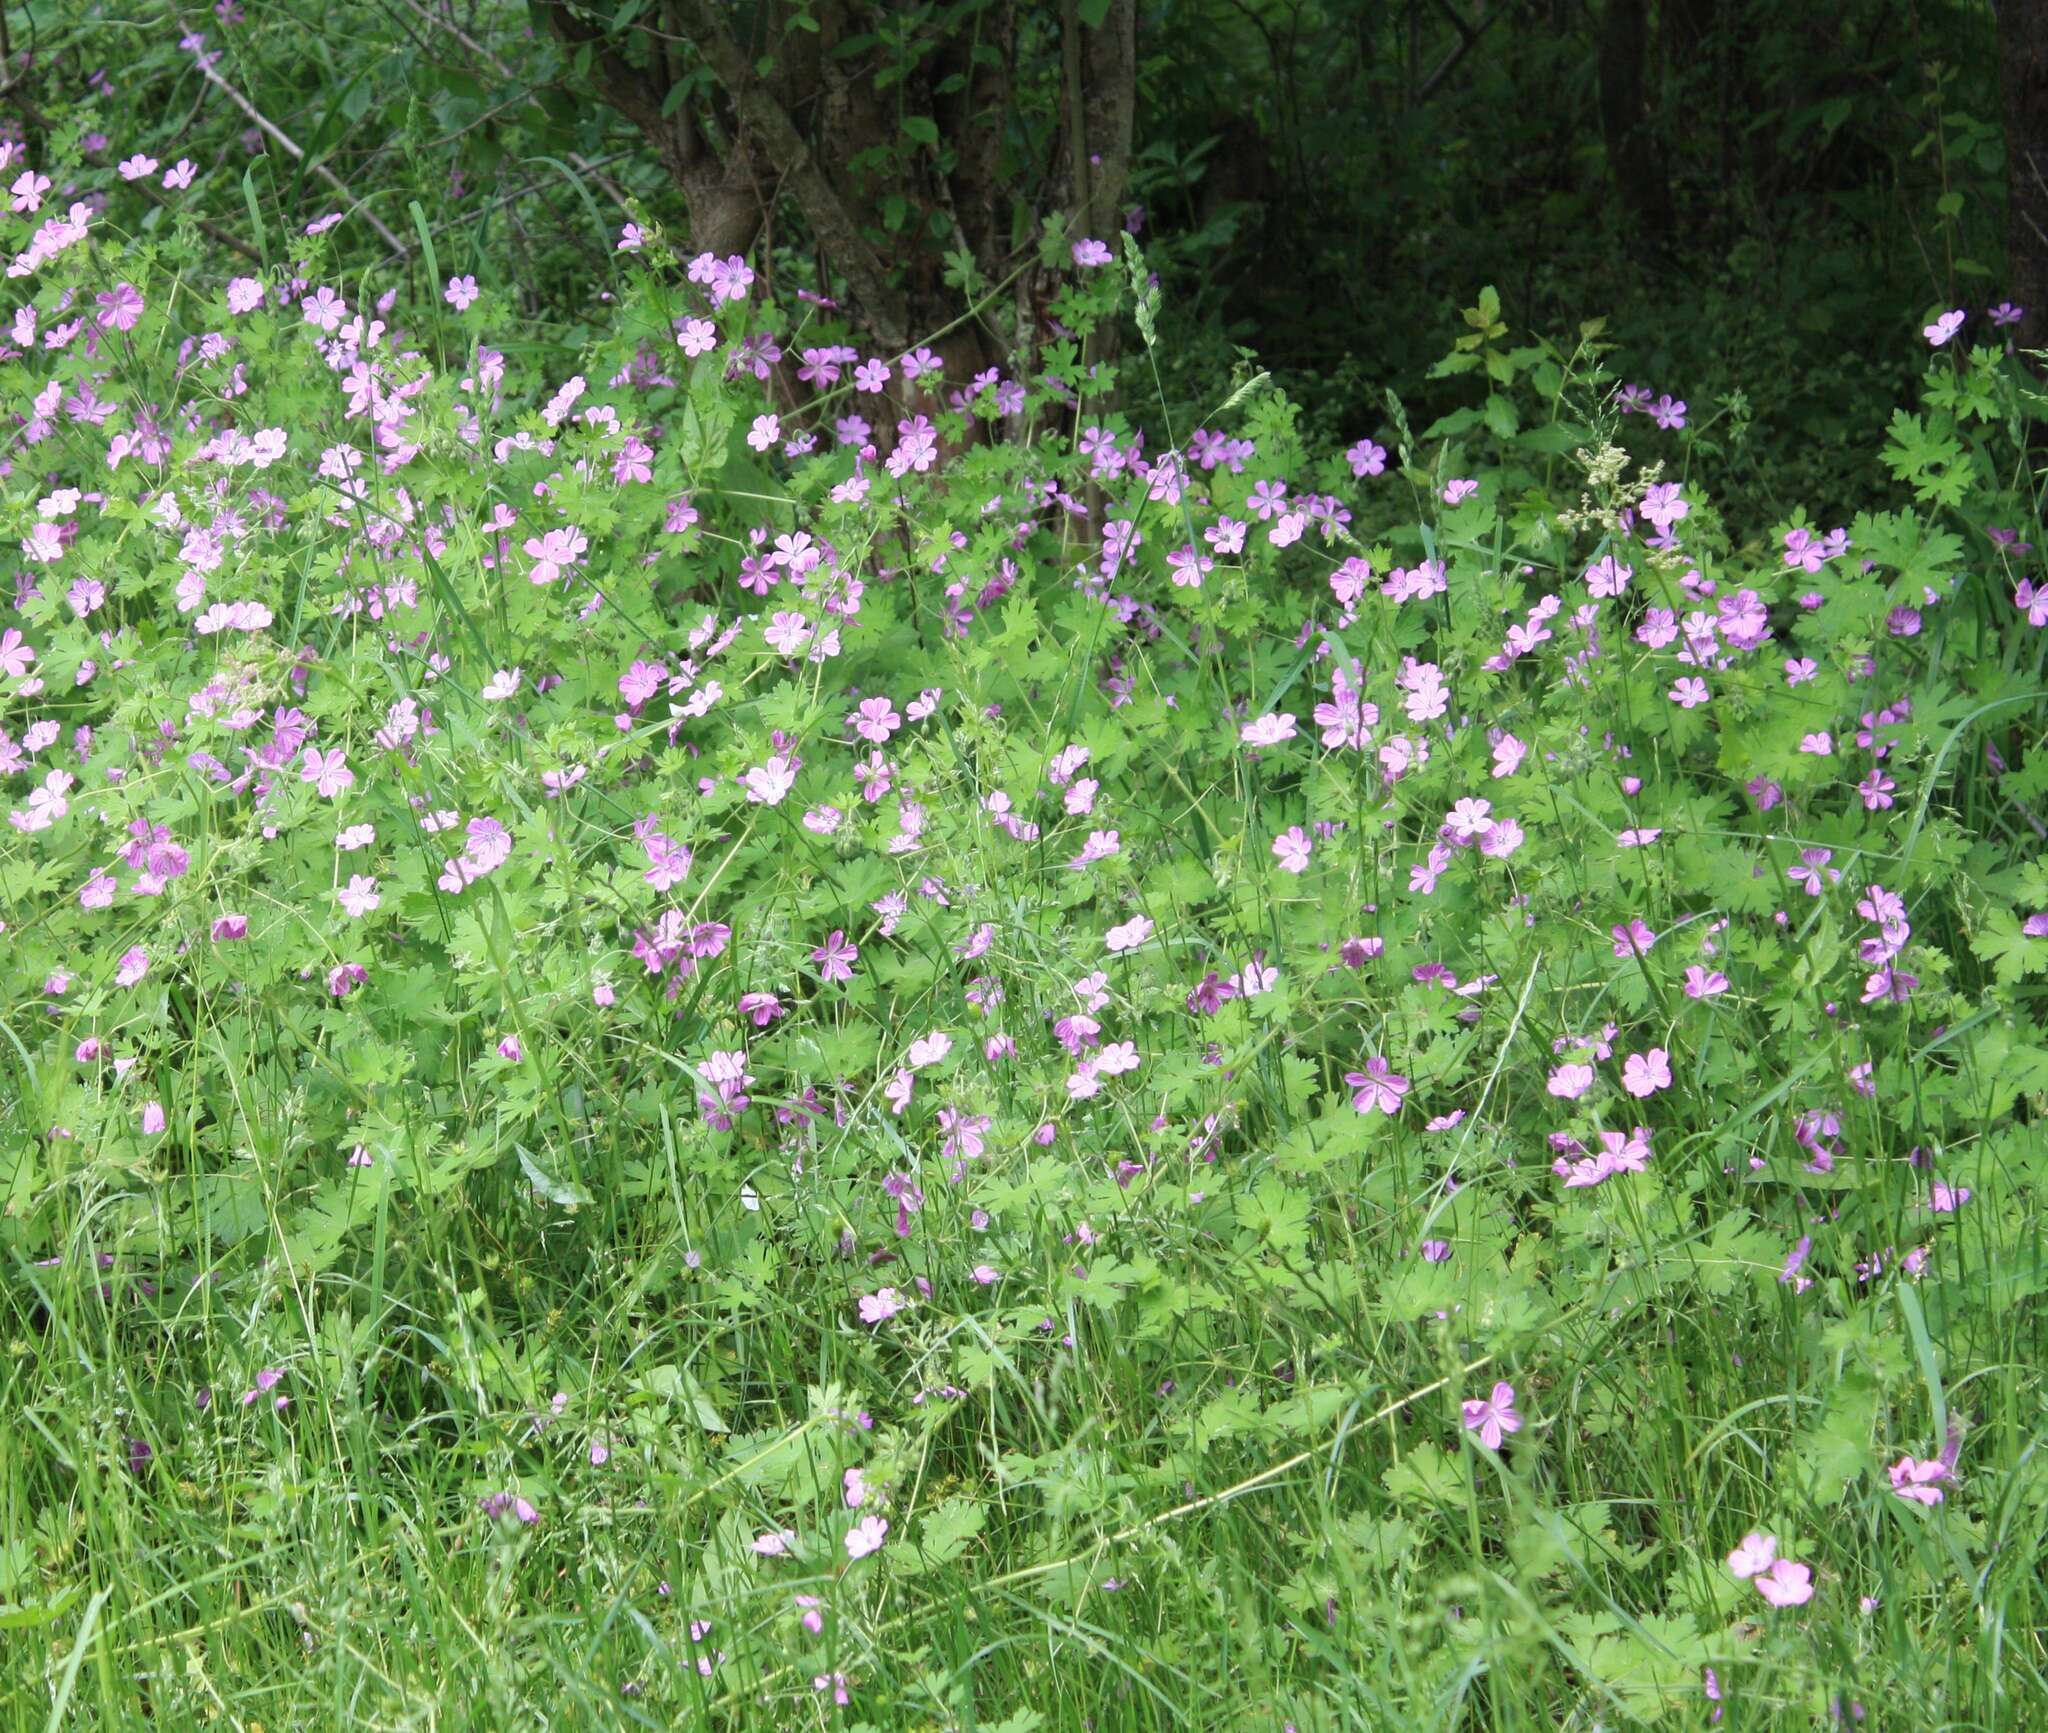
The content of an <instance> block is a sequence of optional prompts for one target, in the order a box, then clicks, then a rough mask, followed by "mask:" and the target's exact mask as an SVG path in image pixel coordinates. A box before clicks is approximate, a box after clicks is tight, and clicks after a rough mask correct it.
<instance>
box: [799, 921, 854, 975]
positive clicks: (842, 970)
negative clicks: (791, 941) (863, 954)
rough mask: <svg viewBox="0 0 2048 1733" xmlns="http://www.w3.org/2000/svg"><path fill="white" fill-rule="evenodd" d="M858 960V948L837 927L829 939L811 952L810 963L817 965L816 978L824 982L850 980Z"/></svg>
mask: <svg viewBox="0 0 2048 1733" xmlns="http://www.w3.org/2000/svg"><path fill="white" fill-rule="evenodd" d="M859 960H860V947H859V946H858V945H856V944H854V943H853V942H852V940H850V939H848V938H847V936H846V935H845V933H843V932H841V931H840V930H839V929H838V928H837V927H835V928H833V930H832V935H831V937H830V938H828V939H827V940H826V941H825V942H824V943H823V944H822V945H820V946H818V947H817V949H816V950H814V951H812V952H811V961H812V962H814V963H816V964H817V965H818V977H819V979H820V980H824V981H850V980H852V979H853V965H854V964H855V963H857V962H858V961H859Z"/></svg>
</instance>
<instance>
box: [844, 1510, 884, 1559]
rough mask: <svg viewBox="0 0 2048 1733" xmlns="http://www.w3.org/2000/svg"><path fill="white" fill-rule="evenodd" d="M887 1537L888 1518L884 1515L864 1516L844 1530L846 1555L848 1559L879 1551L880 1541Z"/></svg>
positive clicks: (859, 1557) (880, 1547) (860, 1557)
mask: <svg viewBox="0 0 2048 1733" xmlns="http://www.w3.org/2000/svg"><path fill="white" fill-rule="evenodd" d="M888 1538H889V1519H888V1518H887V1517H886V1516H864V1517H862V1518H861V1519H860V1521H859V1522H857V1523H855V1524H854V1525H853V1527H852V1528H850V1529H848V1530H847V1531H846V1556H847V1557H848V1558H850V1559H862V1558H866V1557H867V1556H868V1555H869V1554H870V1553H875V1552H880V1551H881V1550H882V1542H883V1541H885V1540H887V1539H888Z"/></svg>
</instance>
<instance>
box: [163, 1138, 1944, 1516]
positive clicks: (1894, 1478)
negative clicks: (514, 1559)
mask: <svg viewBox="0 0 2048 1733" xmlns="http://www.w3.org/2000/svg"><path fill="white" fill-rule="evenodd" d="M167 1123H168V1122H167V1121H166V1120H165V1118H164V1104H163V1103H162V1102H161V1101H145V1102H144V1103H143V1104H142V1135H143V1136H144V1137H155V1136H156V1135H157V1133H158V1132H160V1131H162V1130H163V1128H164V1126H165V1125H166V1124H167ZM1907 1460H1908V1461H1910V1460H1912V1459H1911V1458H1910V1457H1909V1458H1908V1459H1907ZM1934 1466H1935V1467H1937V1468H1939V1467H1940V1466H1941V1464H1939V1463H1935V1464H1934ZM1892 1475H1893V1484H1894V1485H1897V1483H1898V1482H1897V1475H1898V1470H1897V1469H1893V1470H1892ZM1934 1496H1935V1499H1939V1498H1940V1496H1941V1495H1940V1494H1939V1493H1936V1494H1935V1495H1934ZM1929 1502H1930V1503H1931V1502H1933V1500H1930V1501H1929Z"/></svg>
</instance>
